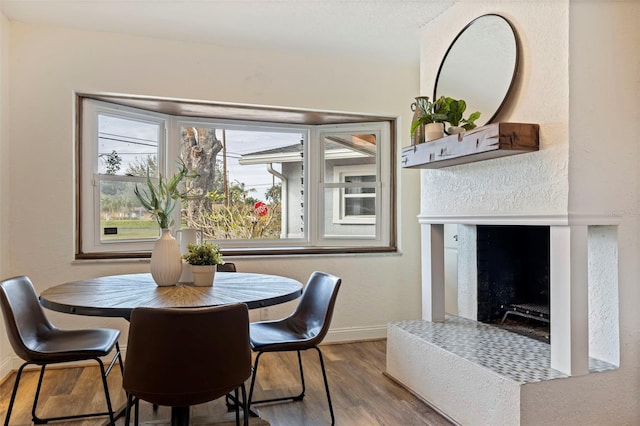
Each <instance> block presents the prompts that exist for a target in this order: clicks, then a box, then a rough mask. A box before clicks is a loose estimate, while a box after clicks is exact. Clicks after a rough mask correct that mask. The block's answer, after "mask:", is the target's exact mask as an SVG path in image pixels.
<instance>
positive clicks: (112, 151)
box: [98, 116, 303, 240]
mask: <svg viewBox="0 0 640 426" xmlns="http://www.w3.org/2000/svg"><path fill="white" fill-rule="evenodd" d="M157 134H158V129H157V126H156V128H155V129H154V128H153V126H151V125H149V124H147V123H141V122H137V121H134V120H123V119H118V118H114V117H109V116H100V120H99V147H100V149H99V153H98V157H99V159H100V166H99V174H101V175H103V177H102V179H101V183H100V192H101V196H100V206H101V213H102V214H101V221H102V229H103V232H102V233H101V234H102V239H103V240H122V239H131V238H144V237H154V236H157V235H158V228H157V225H156V223H155V220H154V219H153V218H152V217H151V215H150V213H149V212H148V211H146V210H144V208H143V207H142V206H141V205H140V203H139V201H138V200H137V198H136V197H135V195H134V194H133V189H134V187H135V185H136V184H138V185H141V186H143V187H144V183H143V182H139V181H133V182H130V181H129V182H128V181H126V179H127V178H132V177H145V178H146V176H147V173H149V175H150V176H152V177H154V178H155V177H158V176H159V174H158V152H157V150H158V139H157ZM154 135H156V136H155V137H154ZM302 139H303V135H302V134H300V133H280V132H266V131H250V130H226V129H215V128H207V127H196V126H186V125H183V126H181V127H180V152H179V155H180V158H181V160H182V161H183V162H184V163H185V165H186V166H187V169H189V170H191V171H195V172H196V173H197V174H198V175H199V177H198V178H196V179H188V180H187V181H185V183H184V185H185V191H186V192H188V193H189V194H190V195H192V196H194V197H193V198H189V199H186V200H183V201H182V215H181V222H182V223H181V225H182V227H186V228H196V229H200V230H202V231H203V235H204V237H205V238H207V239H278V238H282V237H286V235H283V230H284V229H286V226H283V220H286V218H284V219H283V216H282V213H283V209H282V204H281V201H282V179H283V175H282V173H281V171H282V167H281V165H280V164H271V163H267V164H245V165H242V164H241V160H242V157H243V155H245V154H256V153H260V152H265V151H272V152H278V151H280V150H283V151H287V150H288V149H291V148H292V147H293V149H294V150H297V151H298V153H299V152H301V140H302ZM300 164H301V158H300V155H299V154H298V164H297V168H298V169H299V170H300V173H299V174H298V176H297V179H298V180H300V179H301V178H302V174H301V171H302V167H301V165H300ZM119 176H122V178H119ZM110 229H117V232H115V231H114V232H113V233H111V232H110V231H109V230H110Z"/></svg>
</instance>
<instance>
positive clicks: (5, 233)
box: [0, 13, 11, 377]
mask: <svg viewBox="0 0 640 426" xmlns="http://www.w3.org/2000/svg"><path fill="white" fill-rule="evenodd" d="M8 55H9V21H8V20H7V18H6V17H5V16H4V14H3V13H0V194H1V195H0V277H6V276H7V275H8V274H9V199H8V197H6V196H5V194H8V193H9V110H8V107H9V60H8ZM0 330H1V331H0V377H3V376H4V373H5V372H6V371H7V370H8V368H9V363H8V357H9V354H10V353H11V348H10V347H9V342H8V341H7V336H6V333H4V323H3V319H2V316H1V315H0Z"/></svg>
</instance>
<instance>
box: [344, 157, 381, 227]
mask: <svg viewBox="0 0 640 426" xmlns="http://www.w3.org/2000/svg"><path fill="white" fill-rule="evenodd" d="M333 175H334V180H335V181H336V182H342V183H347V182H346V181H345V180H344V178H346V177H348V176H375V165H372V164H357V165H351V166H335V167H334V168H333ZM351 186H354V187H359V188H360V187H362V186H361V185H358V184H353V183H352V184H351ZM347 188H348V187H345V188H341V189H340V192H339V193H336V194H334V198H333V222H334V223H337V224H347V225H358V224H375V220H376V216H375V215H347V214H346V211H345V209H346V204H347V203H346V200H347V198H374V199H375V198H378V194H376V193H375V192H374V193H363V194H353V196H352V197H349V196H348V195H349V194H347V193H346V190H347Z"/></svg>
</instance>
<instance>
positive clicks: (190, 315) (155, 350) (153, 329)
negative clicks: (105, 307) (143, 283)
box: [123, 304, 251, 426]
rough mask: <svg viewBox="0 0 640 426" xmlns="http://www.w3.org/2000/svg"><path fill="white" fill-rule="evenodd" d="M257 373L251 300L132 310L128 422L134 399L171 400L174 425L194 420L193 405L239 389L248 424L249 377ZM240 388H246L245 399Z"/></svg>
mask: <svg viewBox="0 0 640 426" xmlns="http://www.w3.org/2000/svg"><path fill="white" fill-rule="evenodd" d="M250 376H251V348H250V346H249V311H248V309H247V306H246V305H245V304H235V305H225V306H219V307H212V308H188V309H178V308H174V309H171V308H167V309H153V308H137V309H134V310H133V313H132V314H131V324H130V327H129V341H128V344H127V357H126V360H125V369H124V380H123V387H124V389H125V390H126V391H127V394H128V397H127V410H126V419H125V424H129V418H130V412H131V407H132V405H135V419H134V422H135V424H136V425H137V424H138V403H139V400H140V399H141V400H144V401H147V402H150V403H152V404H156V405H164V406H170V407H172V409H171V413H172V414H171V423H172V425H180V426H181V425H188V424H189V407H190V406H191V405H196V404H202V403H205V402H208V401H213V400H215V399H218V398H219V397H222V396H225V395H226V394H227V393H229V392H234V393H235V400H236V401H241V403H240V404H236V405H235V408H236V424H238V425H239V424H240V410H239V406H240V405H242V407H243V411H244V423H245V424H248V411H247V410H248V407H247V398H246V390H245V386H244V382H245V380H247V379H248V378H249V377H250ZM238 389H241V390H242V399H241V400H240V399H239V396H238Z"/></svg>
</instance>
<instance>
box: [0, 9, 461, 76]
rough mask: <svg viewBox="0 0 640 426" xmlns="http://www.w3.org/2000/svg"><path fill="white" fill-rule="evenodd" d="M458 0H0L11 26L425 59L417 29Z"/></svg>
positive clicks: (405, 61)
mask: <svg viewBox="0 0 640 426" xmlns="http://www.w3.org/2000/svg"><path fill="white" fill-rule="evenodd" d="M453 2H454V0H55V1H54V0H0V8H1V10H2V12H3V13H4V15H5V16H6V17H7V18H8V19H9V20H12V21H20V22H26V23H34V24H46V25H56V26H64V27H72V28H78V29H85V30H94V31H104V32H115V33H124V34H131V35H139V36H147V37H154V38H163V39H172V40H181V41H189V42H201V43H210V44H216V45H220V46H225V47H233V48H245V47H251V48H260V49H266V50H276V51H306V52H311V53H316V54H323V55H324V54H327V55H332V56H341V57H352V58H358V59H371V60H385V61H389V62H397V63H403V64H415V65H417V64H418V62H419V29H420V27H421V26H423V25H425V24H426V23H427V22H429V21H430V20H431V19H433V18H434V17H436V16H438V15H439V14H440V13H442V12H443V11H444V10H445V9H447V8H448V7H450V6H451V4H452V3H453Z"/></svg>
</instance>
